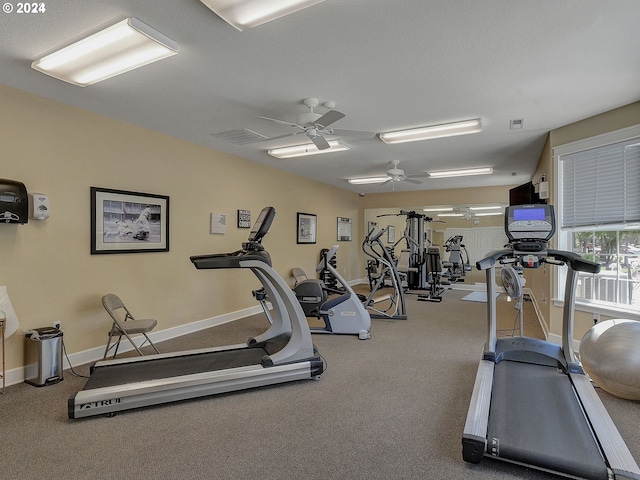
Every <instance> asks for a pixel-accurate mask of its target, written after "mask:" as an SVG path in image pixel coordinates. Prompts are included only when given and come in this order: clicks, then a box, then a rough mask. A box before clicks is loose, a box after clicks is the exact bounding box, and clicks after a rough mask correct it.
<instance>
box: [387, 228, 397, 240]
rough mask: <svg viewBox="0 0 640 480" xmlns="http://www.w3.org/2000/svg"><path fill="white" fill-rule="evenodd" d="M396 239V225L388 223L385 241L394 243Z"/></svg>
mask: <svg viewBox="0 0 640 480" xmlns="http://www.w3.org/2000/svg"><path fill="white" fill-rule="evenodd" d="M395 241H396V227H394V226H393V225H389V226H388V227H387V243H394V242H395Z"/></svg>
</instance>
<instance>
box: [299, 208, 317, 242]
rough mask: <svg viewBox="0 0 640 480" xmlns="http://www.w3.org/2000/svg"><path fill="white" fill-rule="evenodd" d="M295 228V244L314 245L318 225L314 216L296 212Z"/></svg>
mask: <svg viewBox="0 0 640 480" xmlns="http://www.w3.org/2000/svg"><path fill="white" fill-rule="evenodd" d="M297 226H298V230H297V243H316V232H317V228H318V224H317V221H316V216H315V215H313V214H311V213H300V212H298V222H297Z"/></svg>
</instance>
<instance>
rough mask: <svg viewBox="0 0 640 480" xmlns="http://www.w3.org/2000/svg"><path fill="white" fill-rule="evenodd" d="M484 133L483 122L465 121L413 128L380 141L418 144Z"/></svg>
mask: <svg viewBox="0 0 640 480" xmlns="http://www.w3.org/2000/svg"><path fill="white" fill-rule="evenodd" d="M481 131H482V120H481V119H480V118H476V119H473V120H463V121H461V122H453V123H444V124H441V125H430V126H426V127H418V128H411V129H408V130H396V131H394V132H385V133H381V134H380V140H382V141H383V142H385V143H388V144H394V143H405V142H417V141H420V140H430V139H433V138H443V137H454V136H456V135H467V134H470V133H478V132H481Z"/></svg>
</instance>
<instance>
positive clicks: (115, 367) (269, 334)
mask: <svg viewBox="0 0 640 480" xmlns="http://www.w3.org/2000/svg"><path fill="white" fill-rule="evenodd" d="M275 213H276V212H275V209H274V208H273V207H265V208H264V209H263V210H262V212H260V215H259V217H258V219H257V220H256V222H255V224H254V226H253V228H252V230H251V234H250V235H249V241H248V242H246V243H244V244H243V246H242V247H243V248H242V250H238V251H236V252H233V253H222V254H214V255H201V256H193V257H191V261H192V262H193V264H194V266H195V267H196V268H197V269H228V268H248V269H250V270H251V271H252V272H253V273H254V274H255V275H256V276H257V277H258V279H259V280H260V282H261V283H262V286H263V287H264V289H265V291H266V292H267V295H268V296H269V299H270V301H271V303H272V306H273V314H272V322H273V323H272V324H271V326H270V328H269V329H268V330H267V331H266V332H264V333H263V334H261V335H259V336H257V337H255V338H250V339H249V340H248V341H247V344H246V345H245V344H239V345H231V346H225V347H215V348H206V349H198V350H190V351H185V352H175V353H165V354H156V355H147V356H141V357H135V358H123V359H114V360H104V361H99V362H96V363H95V364H94V365H93V366H92V367H91V376H90V378H89V380H88V381H87V384H86V385H85V387H84V389H83V390H81V391H80V392H77V393H76V394H75V395H73V396H72V397H71V398H70V399H69V402H68V408H69V418H72V419H74V418H82V417H89V416H93V415H105V414H106V415H112V414H114V413H115V412H118V411H122V410H129V409H133V408H138V407H144V406H149V405H156V404H161V403H168V402H174V401H179V400H185V399H189V398H196V397H202V396H207V395H213V394H218V393H225V392H231V391H235V390H243V389H248V388H254V387H261V386H265V385H273V384H277V383H284V382H290V381H295V380H304V379H315V378H318V377H319V376H320V374H321V373H322V372H323V370H324V364H323V361H322V358H321V357H320V355H319V353H318V351H317V350H316V348H315V346H314V345H313V343H312V341H311V333H310V331H309V326H308V324H307V320H306V317H305V315H304V312H303V311H302V307H301V306H300V304H299V303H298V301H297V299H296V297H295V296H294V294H293V291H292V290H291V289H290V288H289V286H288V285H287V284H286V282H285V281H284V280H283V279H282V277H281V276H280V275H278V273H277V272H276V271H275V270H274V269H273V268H272V267H271V259H270V257H269V254H268V253H267V252H266V251H265V250H264V247H263V246H262V244H261V241H262V238H263V237H264V236H265V235H266V233H267V232H268V230H269V227H270V226H271V222H272V221H273V218H274V216H275Z"/></svg>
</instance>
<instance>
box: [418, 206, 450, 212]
mask: <svg viewBox="0 0 640 480" xmlns="http://www.w3.org/2000/svg"><path fill="white" fill-rule="evenodd" d="M422 211H423V212H451V211H453V207H442V208H423V209H422Z"/></svg>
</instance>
